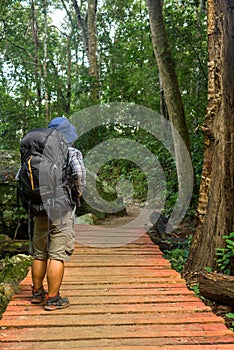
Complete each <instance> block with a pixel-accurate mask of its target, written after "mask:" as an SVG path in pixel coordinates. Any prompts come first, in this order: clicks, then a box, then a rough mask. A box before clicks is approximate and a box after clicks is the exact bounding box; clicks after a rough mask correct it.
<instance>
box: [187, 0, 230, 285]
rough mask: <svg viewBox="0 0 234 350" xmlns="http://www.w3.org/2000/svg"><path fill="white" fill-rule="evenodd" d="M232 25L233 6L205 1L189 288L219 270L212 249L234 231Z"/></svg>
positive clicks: (223, 242) (220, 2) (223, 0)
mask: <svg viewBox="0 0 234 350" xmlns="http://www.w3.org/2000/svg"><path fill="white" fill-rule="evenodd" d="M233 23H234V6H233V5H231V2H228V1H225V0H208V51H209V63H208V67H209V73H208V107H207V114H206V120H205V125H204V137H205V149H204V162H203V171H202V180H201V186H200V197H199V204H198V209H197V219H196V232H195V234H194V236H193V240H192V245H191V250H190V254H189V257H188V261H187V263H186V265H185V271H184V276H185V278H186V279H187V282H188V283H189V284H193V283H196V281H197V279H198V275H199V271H201V270H202V269H203V268H204V267H206V266H209V267H211V268H213V269H216V268H217V264H216V248H222V247H224V246H225V241H224V240H223V235H228V234H229V233H231V232H232V231H234V202H233V193H234V93H233V91H234V27H233Z"/></svg>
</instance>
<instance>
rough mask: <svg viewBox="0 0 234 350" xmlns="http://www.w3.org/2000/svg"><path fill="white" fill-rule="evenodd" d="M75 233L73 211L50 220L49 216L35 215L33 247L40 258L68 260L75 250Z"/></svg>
mask: <svg viewBox="0 0 234 350" xmlns="http://www.w3.org/2000/svg"><path fill="white" fill-rule="evenodd" d="M74 244H75V234H74V225H73V220H72V219H71V213H70V212H69V213H67V214H65V215H63V216H62V217H61V218H57V219H54V220H53V222H51V221H50V222H49V227H48V217H47V216H42V217H39V216H35V217H34V233H33V248H34V258H35V259H38V260H47V259H53V260H60V261H68V260H69V258H70V256H71V254H72V253H73V250H74Z"/></svg>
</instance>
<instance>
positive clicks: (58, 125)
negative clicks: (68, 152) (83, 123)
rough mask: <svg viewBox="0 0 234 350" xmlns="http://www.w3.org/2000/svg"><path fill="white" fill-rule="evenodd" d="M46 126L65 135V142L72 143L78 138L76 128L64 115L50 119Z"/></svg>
mask: <svg viewBox="0 0 234 350" xmlns="http://www.w3.org/2000/svg"><path fill="white" fill-rule="evenodd" d="M48 127H49V128H50V129H57V130H58V131H60V132H61V133H62V134H63V135H64V136H65V138H66V142H67V143H73V142H74V141H75V140H77V138H78V136H77V133H76V128H75V127H74V126H73V125H72V124H71V123H70V122H69V120H68V119H67V118H65V117H57V118H54V119H52V120H51V122H50V123H49V125H48Z"/></svg>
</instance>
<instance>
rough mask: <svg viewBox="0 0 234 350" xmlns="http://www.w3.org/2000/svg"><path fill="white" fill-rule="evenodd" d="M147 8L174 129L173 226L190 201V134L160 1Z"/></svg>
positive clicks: (155, 0) (171, 219)
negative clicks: (175, 183) (175, 194)
mask: <svg viewBox="0 0 234 350" xmlns="http://www.w3.org/2000/svg"><path fill="white" fill-rule="evenodd" d="M147 6H148V12H149V19H150V27H151V36H152V43H153V48H154V53H155V57H156V61H157V65H158V70H159V75H160V80H161V83H162V87H163V91H164V97H165V102H166V106H167V112H168V115H169V120H170V122H171V124H172V125H173V127H174V128H172V135H173V141H174V148H175V155H176V168H177V177H178V186H179V190H178V199H177V203H178V205H177V206H176V207H175V208H174V211H173V213H172V214H171V218H170V225H171V226H172V227H173V226H174V222H175V223H176V222H178V219H179V217H181V216H182V215H183V214H182V213H183V210H184V208H185V207H186V205H188V203H189V202H190V199H191V191H190V189H191V188H192V187H193V182H194V176H193V169H192V165H191V159H189V157H188V154H189V155H190V143H189V134H188V129H187V125H186V120H185V115H184V108H183V103H182V99H181V94H180V90H179V85H178V80H177V76H176V72H175V66H174V61H173V58H172V54H171V50H170V47H169V42H168V39H167V34H166V29H165V25H164V20H163V15H162V4H161V0H147ZM175 130H177V132H178V133H179V135H180V137H181V138H182V140H183V142H184V144H185V145H186V147H187V151H188V152H185V151H184V147H183V145H182V143H181V141H180V139H179V137H178V135H177V133H176V132H175ZM187 153H188V154H187ZM174 213H175V216H174Z"/></svg>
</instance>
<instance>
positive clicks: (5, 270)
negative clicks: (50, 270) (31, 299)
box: [0, 254, 32, 283]
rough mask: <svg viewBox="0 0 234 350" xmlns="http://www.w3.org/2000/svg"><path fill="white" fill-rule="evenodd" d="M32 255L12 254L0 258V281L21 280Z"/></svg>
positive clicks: (15, 281)
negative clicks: (11, 255)
mask: <svg viewBox="0 0 234 350" xmlns="http://www.w3.org/2000/svg"><path fill="white" fill-rule="evenodd" d="M31 262H32V257H30V256H27V255H22V254H18V255H14V256H13V257H11V258H9V257H7V258H5V259H2V260H0V264H1V266H2V268H1V271H0V283H2V282H8V283H18V282H19V281H21V280H22V279H23V278H24V277H25V276H26V273H27V271H28V268H29V266H30V265H31Z"/></svg>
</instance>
